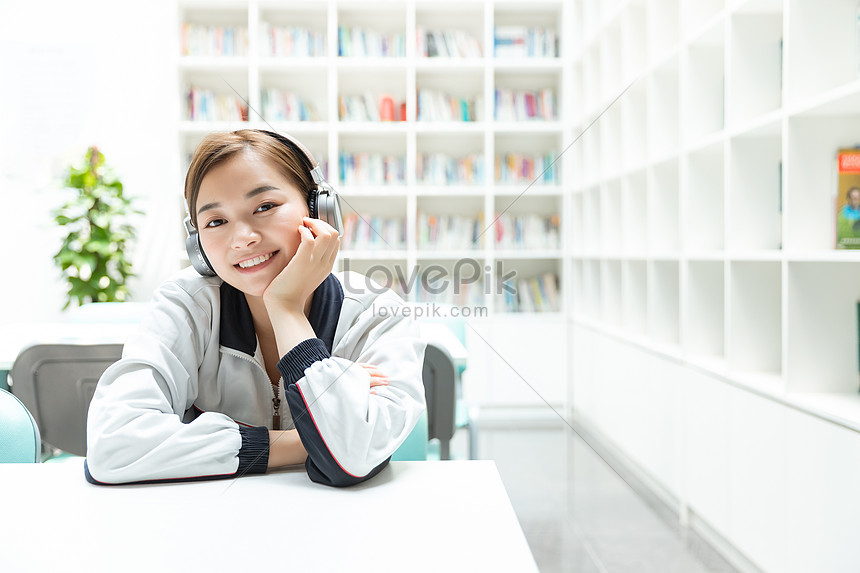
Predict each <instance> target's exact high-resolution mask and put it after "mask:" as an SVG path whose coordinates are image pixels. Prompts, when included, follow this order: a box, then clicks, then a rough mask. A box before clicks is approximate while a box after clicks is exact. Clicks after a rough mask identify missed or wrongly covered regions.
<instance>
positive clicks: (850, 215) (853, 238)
mask: <svg viewBox="0 0 860 573" xmlns="http://www.w3.org/2000/svg"><path fill="white" fill-rule="evenodd" d="M836 248H837V249H860V148H852V149H840V150H839V151H838V153H837V184H836Z"/></svg>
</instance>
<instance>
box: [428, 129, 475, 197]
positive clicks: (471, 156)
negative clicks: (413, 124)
mask: <svg viewBox="0 0 860 573" xmlns="http://www.w3.org/2000/svg"><path fill="white" fill-rule="evenodd" d="M416 149H417V157H416V166H415V169H414V172H415V177H416V182H417V183H418V185H419V186H420V185H441V186H447V187H450V186H474V187H475V188H476V189H477V188H479V187H480V186H481V185H483V184H484V183H485V182H486V181H487V180H488V178H487V175H486V173H487V168H488V167H487V158H486V157H485V154H484V136H483V134H481V133H475V134H459V135H457V137H451V135H450V134H447V133H439V134H437V133H419V134H417V136H416ZM418 158H421V161H420V164H419V162H418Z"/></svg>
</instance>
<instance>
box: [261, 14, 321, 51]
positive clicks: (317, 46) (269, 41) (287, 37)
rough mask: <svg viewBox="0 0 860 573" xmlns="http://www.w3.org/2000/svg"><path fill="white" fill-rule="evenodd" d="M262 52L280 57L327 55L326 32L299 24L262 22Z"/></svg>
mask: <svg viewBox="0 0 860 573" xmlns="http://www.w3.org/2000/svg"><path fill="white" fill-rule="evenodd" d="M260 54H261V55H263V56H270V57H278V58H296V57H298V58H316V57H322V56H325V55H326V51H325V34H324V33H323V32H315V31H313V30H308V29H307V28H302V27H298V26H274V25H272V24H270V23H268V22H260Z"/></svg>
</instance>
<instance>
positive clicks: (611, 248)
mask: <svg viewBox="0 0 860 573" xmlns="http://www.w3.org/2000/svg"><path fill="white" fill-rule="evenodd" d="M600 203H601V206H602V209H601V212H600V251H601V252H603V253H605V254H608V253H619V252H621V246H622V241H623V236H624V225H623V224H622V208H623V202H622V200H621V181H620V180H619V179H614V180H612V181H609V182H607V183H605V184H604V185H603V189H602V190H601V201H600Z"/></svg>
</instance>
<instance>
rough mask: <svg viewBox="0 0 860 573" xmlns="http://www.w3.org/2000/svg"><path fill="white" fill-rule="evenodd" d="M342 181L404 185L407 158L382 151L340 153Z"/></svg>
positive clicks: (362, 183) (348, 183)
mask: <svg viewBox="0 0 860 573" xmlns="http://www.w3.org/2000/svg"><path fill="white" fill-rule="evenodd" d="M339 165H340V174H341V183H342V184H344V185H403V184H405V183H406V158H405V157H396V156H393V155H383V154H381V153H367V152H361V153H346V152H343V151H342V152H341V153H340V155H339Z"/></svg>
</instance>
